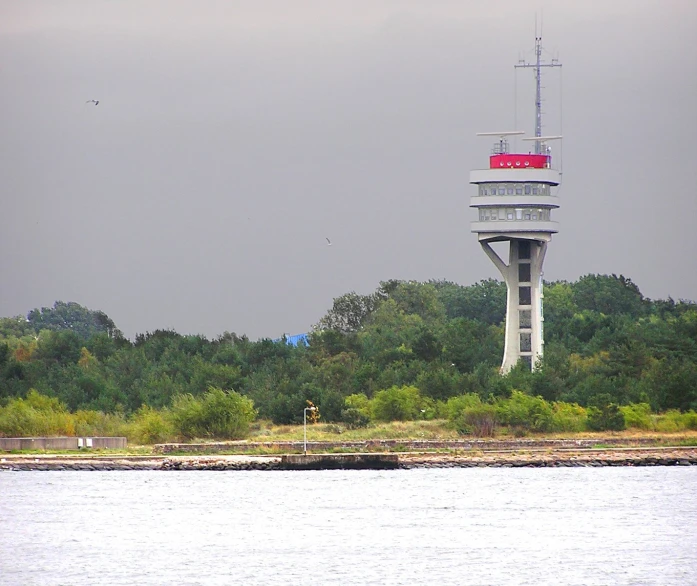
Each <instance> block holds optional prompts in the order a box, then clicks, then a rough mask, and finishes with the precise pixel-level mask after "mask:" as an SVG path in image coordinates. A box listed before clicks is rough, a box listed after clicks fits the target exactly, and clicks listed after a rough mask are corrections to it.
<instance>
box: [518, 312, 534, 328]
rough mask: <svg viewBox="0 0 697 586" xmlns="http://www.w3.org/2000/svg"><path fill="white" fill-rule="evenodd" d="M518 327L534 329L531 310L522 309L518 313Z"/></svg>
mask: <svg viewBox="0 0 697 586" xmlns="http://www.w3.org/2000/svg"><path fill="white" fill-rule="evenodd" d="M518 327H519V328H531V327H532V311H530V310H529V309H521V310H519V311H518Z"/></svg>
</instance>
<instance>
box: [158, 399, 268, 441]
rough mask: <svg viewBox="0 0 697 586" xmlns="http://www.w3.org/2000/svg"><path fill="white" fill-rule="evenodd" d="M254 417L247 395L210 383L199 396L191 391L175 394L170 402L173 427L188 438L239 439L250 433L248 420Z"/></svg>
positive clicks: (249, 421)
mask: <svg viewBox="0 0 697 586" xmlns="http://www.w3.org/2000/svg"><path fill="white" fill-rule="evenodd" d="M255 417H256V411H255V410H254V404H253V403H252V401H251V400H250V399H248V398H247V397H243V396H242V395H240V394H238V393H235V392H234V391H223V390H222V389H218V388H215V387H209V389H208V392H207V393H205V394H204V395H203V396H202V397H201V398H200V399H197V398H195V397H193V395H191V394H186V395H178V396H177V397H175V398H174V404H173V406H172V423H173V425H174V431H175V433H177V434H179V435H180V436H181V437H183V438H187V439H191V438H195V437H205V438H219V439H242V438H245V437H247V435H248V434H249V424H250V423H251V422H252V421H253V420H254V419H255Z"/></svg>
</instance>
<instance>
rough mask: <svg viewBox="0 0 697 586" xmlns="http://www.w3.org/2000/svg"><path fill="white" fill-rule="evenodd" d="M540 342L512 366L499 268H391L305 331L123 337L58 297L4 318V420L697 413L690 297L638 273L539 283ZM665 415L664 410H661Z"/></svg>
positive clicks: (678, 417)
mask: <svg viewBox="0 0 697 586" xmlns="http://www.w3.org/2000/svg"><path fill="white" fill-rule="evenodd" d="M544 294H545V306H544V310H545V322H544V323H545V342H546V343H545V357H544V360H543V361H542V362H541V363H540V364H539V367H538V368H537V369H536V371H535V372H532V373H531V372H529V371H528V370H527V369H526V368H524V367H523V366H522V365H519V367H517V368H515V369H513V370H512V371H511V372H510V373H509V374H507V375H505V376H501V375H499V374H498V367H499V365H500V363H501V357H502V354H503V333H504V324H503V319H504V316H505V298H506V291H505V286H504V285H503V283H501V282H499V281H495V280H486V281H481V282H479V283H477V284H474V285H471V286H460V285H457V284H454V283H450V282H445V281H430V282H427V283H417V282H412V281H410V282H404V281H386V282H383V283H381V284H380V287H379V288H378V289H377V290H376V291H375V292H374V293H372V294H370V295H358V294H356V293H348V294H346V295H343V296H342V297H339V298H337V299H335V300H334V304H333V307H332V309H331V310H330V311H329V312H328V313H327V315H325V316H324V317H323V318H322V319H321V320H320V321H319V323H318V324H317V325H316V326H315V327H314V328H313V331H312V332H311V333H310V335H309V336H308V345H307V346H305V345H299V346H297V347H295V346H291V345H288V344H286V343H285V342H284V341H280V342H274V341H271V340H269V339H262V340H259V341H254V342H253V341H250V340H249V339H247V337H245V336H239V335H237V334H234V333H227V332H226V333H224V334H222V335H221V336H219V337H218V338H216V339H214V340H208V339H206V338H205V337H202V336H183V335H180V334H178V333H176V332H174V331H169V330H157V331H155V332H152V333H150V332H148V333H145V334H139V335H137V336H136V338H135V340H134V341H130V340H128V339H126V338H124V337H123V335H122V333H121V332H120V331H119V329H118V328H117V327H116V325H115V324H114V323H113V321H112V320H111V319H110V318H109V317H108V316H107V315H106V314H104V313H103V312H100V311H91V310H88V309H86V308H84V307H82V306H80V305H78V304H76V303H63V302H56V304H55V305H54V306H53V308H43V309H41V310H39V309H34V310H32V311H30V312H29V314H28V315H27V316H26V317H24V316H21V317H14V318H0V436H17V435H112V434H119V435H123V434H125V435H127V436H128V437H129V439H130V440H131V441H136V442H139V443H141V442H142V443H152V442H156V441H164V440H170V439H192V438H235V439H239V438H243V437H246V436H247V435H248V434H249V429H250V425H252V424H253V422H254V421H255V419H263V420H270V421H272V422H274V423H276V424H297V423H302V417H303V409H304V407H306V406H307V405H308V403H307V401H311V402H312V403H313V404H315V405H317V407H318V408H319V414H320V416H321V421H322V422H325V423H329V424H336V429H338V430H341V429H347V430H348V429H356V428H361V427H364V426H368V425H372V424H374V423H377V422H380V421H411V420H433V419H442V420H445V421H447V422H449V423H448V425H449V426H450V427H451V428H452V429H453V430H456V431H457V432H459V433H462V434H476V435H491V434H494V433H497V432H500V431H501V430H504V429H505V430H506V431H507V432H509V433H520V434H527V433H536V432H567V433H569V432H576V431H583V430H615V429H624V428H625V427H627V426H629V427H634V428H637V429H646V430H659V431H660V430H664V431H680V430H683V429H697V415H695V413H694V411H695V409H697V304H695V303H694V302H692V301H685V300H683V301H678V302H676V301H673V300H672V299H668V300H650V299H647V298H645V297H643V295H642V294H641V292H640V291H639V289H638V288H637V287H636V285H635V284H634V283H632V281H631V280H629V279H626V278H625V277H622V276H619V277H617V276H615V275H610V276H608V275H587V276H584V277H581V278H580V279H579V280H578V281H576V282H573V283H569V282H564V281H560V282H552V283H546V284H545V290H544ZM658 414H660V415H658Z"/></svg>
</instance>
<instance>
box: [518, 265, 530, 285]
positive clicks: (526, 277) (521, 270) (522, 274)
mask: <svg viewBox="0 0 697 586" xmlns="http://www.w3.org/2000/svg"><path fill="white" fill-rule="evenodd" d="M518 280H519V281H520V282H521V283H529V282H530V263H527V262H526V263H520V264H518Z"/></svg>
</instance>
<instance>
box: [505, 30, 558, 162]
mask: <svg viewBox="0 0 697 586" xmlns="http://www.w3.org/2000/svg"><path fill="white" fill-rule="evenodd" d="M541 28H542V27H541V26H540V29H541ZM514 67H515V68H516V69H518V68H528V69H534V70H535V137H536V138H539V137H541V136H542V68H543V67H561V63H559V60H558V59H552V60H551V61H550V62H549V63H545V62H544V61H542V30H540V36H537V18H535V62H534V63H528V62H527V61H525V60H524V59H521V60H520V61H518V63H517V64H516V65H514ZM542 148H543V144H542V141H535V154H536V155H541V154H544V153H542Z"/></svg>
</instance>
